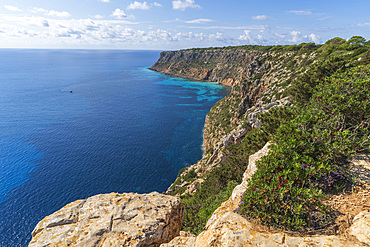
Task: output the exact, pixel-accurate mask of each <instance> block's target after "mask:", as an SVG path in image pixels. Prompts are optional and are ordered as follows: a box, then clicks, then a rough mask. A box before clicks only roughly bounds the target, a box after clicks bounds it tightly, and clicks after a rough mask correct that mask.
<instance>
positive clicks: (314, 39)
mask: <svg viewBox="0 0 370 247" xmlns="http://www.w3.org/2000/svg"><path fill="white" fill-rule="evenodd" d="M308 38H309V39H310V41H312V42H314V43H320V42H321V38H320V36H318V35H316V34H314V33H311V34H310V35H308Z"/></svg>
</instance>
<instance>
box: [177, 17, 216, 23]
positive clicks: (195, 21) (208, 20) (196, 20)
mask: <svg viewBox="0 0 370 247" xmlns="http://www.w3.org/2000/svg"><path fill="white" fill-rule="evenodd" d="M184 22H185V23H192V24H200V23H207V22H214V20H211V19H204V18H200V19H195V20H191V21H184Z"/></svg>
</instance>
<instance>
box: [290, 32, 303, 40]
mask: <svg viewBox="0 0 370 247" xmlns="http://www.w3.org/2000/svg"><path fill="white" fill-rule="evenodd" d="M290 35H292V39H291V40H290V41H292V42H294V43H300V42H302V35H301V32H299V31H291V32H290Z"/></svg>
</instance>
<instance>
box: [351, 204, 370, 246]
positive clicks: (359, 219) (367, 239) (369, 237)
mask: <svg viewBox="0 0 370 247" xmlns="http://www.w3.org/2000/svg"><path fill="white" fill-rule="evenodd" d="M349 232H350V234H351V235H353V236H355V237H356V238H357V239H358V240H359V241H360V242H362V243H365V244H368V245H370V212H365V211H363V212H361V213H359V214H358V215H356V216H355V218H353V225H352V226H351V228H350V229H349Z"/></svg>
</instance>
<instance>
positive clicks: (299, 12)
mask: <svg viewBox="0 0 370 247" xmlns="http://www.w3.org/2000/svg"><path fill="white" fill-rule="evenodd" d="M288 12H289V13H292V14H295V15H310V14H312V12H311V11H308V10H290V11H288Z"/></svg>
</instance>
